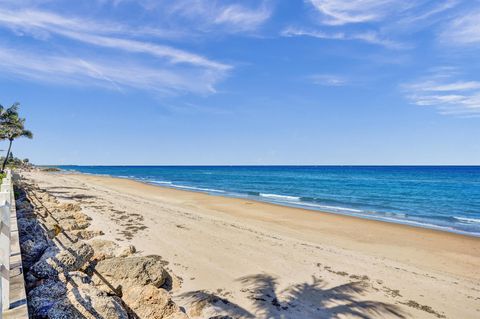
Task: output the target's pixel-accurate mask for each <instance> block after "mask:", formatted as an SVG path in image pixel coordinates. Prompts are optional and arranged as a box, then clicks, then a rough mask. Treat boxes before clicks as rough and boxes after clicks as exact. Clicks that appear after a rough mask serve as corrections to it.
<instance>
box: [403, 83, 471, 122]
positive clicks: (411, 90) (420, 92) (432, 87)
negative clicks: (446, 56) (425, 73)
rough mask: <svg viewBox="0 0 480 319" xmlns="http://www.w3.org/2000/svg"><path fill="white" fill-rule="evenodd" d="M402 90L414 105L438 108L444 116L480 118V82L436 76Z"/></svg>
mask: <svg viewBox="0 0 480 319" xmlns="http://www.w3.org/2000/svg"><path fill="white" fill-rule="evenodd" d="M402 88H403V90H404V91H405V93H406V97H407V99H409V100H410V101H411V102H412V103H413V104H416V105H419V106H431V107H436V108H437V109H438V110H439V111H440V113H442V114H448V115H460V116H480V81H471V80H468V81H466V80H461V79H454V78H453V75H450V74H447V75H446V74H434V75H432V76H430V78H428V77H427V78H423V79H420V80H418V81H416V82H413V83H408V84H406V85H403V86H402Z"/></svg>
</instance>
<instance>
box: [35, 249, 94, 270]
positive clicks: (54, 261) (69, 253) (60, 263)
mask: <svg viewBox="0 0 480 319" xmlns="http://www.w3.org/2000/svg"><path fill="white" fill-rule="evenodd" d="M92 256H93V249H92V247H91V246H90V245H89V244H87V243H85V242H77V243H75V244H72V245H70V246H68V247H67V248H65V249H64V250H60V251H58V248H56V247H49V248H48V249H47V250H46V251H45V253H44V254H43V255H42V257H41V258H40V260H39V261H38V262H37V263H35V264H34V265H33V266H32V267H31V269H30V272H31V273H32V274H33V275H34V276H35V277H37V278H55V277H57V276H58V275H60V274H65V273H68V272H70V271H75V270H79V269H80V268H81V267H82V266H83V265H85V264H86V263H87V262H88V261H89V260H90V259H91V258H92Z"/></svg>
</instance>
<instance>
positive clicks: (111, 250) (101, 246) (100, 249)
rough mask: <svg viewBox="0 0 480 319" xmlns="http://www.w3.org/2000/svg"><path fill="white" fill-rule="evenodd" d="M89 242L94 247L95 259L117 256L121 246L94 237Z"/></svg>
mask: <svg viewBox="0 0 480 319" xmlns="http://www.w3.org/2000/svg"><path fill="white" fill-rule="evenodd" d="M88 243H89V244H90V245H91V246H92V248H93V251H94V254H93V259H95V260H104V259H107V258H113V257H115V253H116V251H117V250H118V248H119V246H118V244H117V243H115V242H113V241H111V240H105V239H93V240H90V241H89V242H88Z"/></svg>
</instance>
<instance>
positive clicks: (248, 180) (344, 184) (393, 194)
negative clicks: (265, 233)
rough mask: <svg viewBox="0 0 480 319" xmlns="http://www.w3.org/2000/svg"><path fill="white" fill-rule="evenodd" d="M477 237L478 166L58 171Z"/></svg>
mask: <svg viewBox="0 0 480 319" xmlns="http://www.w3.org/2000/svg"><path fill="white" fill-rule="evenodd" d="M57 167H58V168H61V169H64V170H67V171H76V172H81V173H88V174H101V175H110V176H115V177H122V178H130V179H135V180H138V181H142V182H145V183H149V184H153V185H158V186H164V187H172V188H177V189H183V190H190V191H197V192H204V193H209V194H213V195H220V196H230V197H238V198H250V199H253V200H258V201H264V202H269V203H274V204H279V205H286V206H293V207H301V208H305V209H310V210H318V211H326V212H331V213H337V214H344V215H350V216H358V217H362V218H368V219H375V220H382V221H387V222H393V223H401V224H408V225H414V226H420V227H426V228H433V229H439V230H444V231H451V232H456V233H462V234H468V235H473V236H480V166H57Z"/></svg>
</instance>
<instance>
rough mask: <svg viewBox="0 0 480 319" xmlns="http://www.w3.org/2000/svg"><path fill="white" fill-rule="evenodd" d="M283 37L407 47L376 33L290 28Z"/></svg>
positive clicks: (398, 47)
mask: <svg viewBox="0 0 480 319" xmlns="http://www.w3.org/2000/svg"><path fill="white" fill-rule="evenodd" d="M281 35H282V36H284V37H293V36H307V37H313V38H319V39H327V40H358V41H363V42H367V43H370V44H375V45H380V46H384V47H386V48H392V49H402V48H405V47H406V46H405V45H404V44H402V43H399V42H395V41H392V40H389V39H385V38H382V37H381V35H380V34H378V33H377V32H375V31H368V32H350V33H348V32H343V31H330V32H327V31H321V30H309V29H303V28H297V27H288V28H286V29H284V30H283V31H282V33H281Z"/></svg>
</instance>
